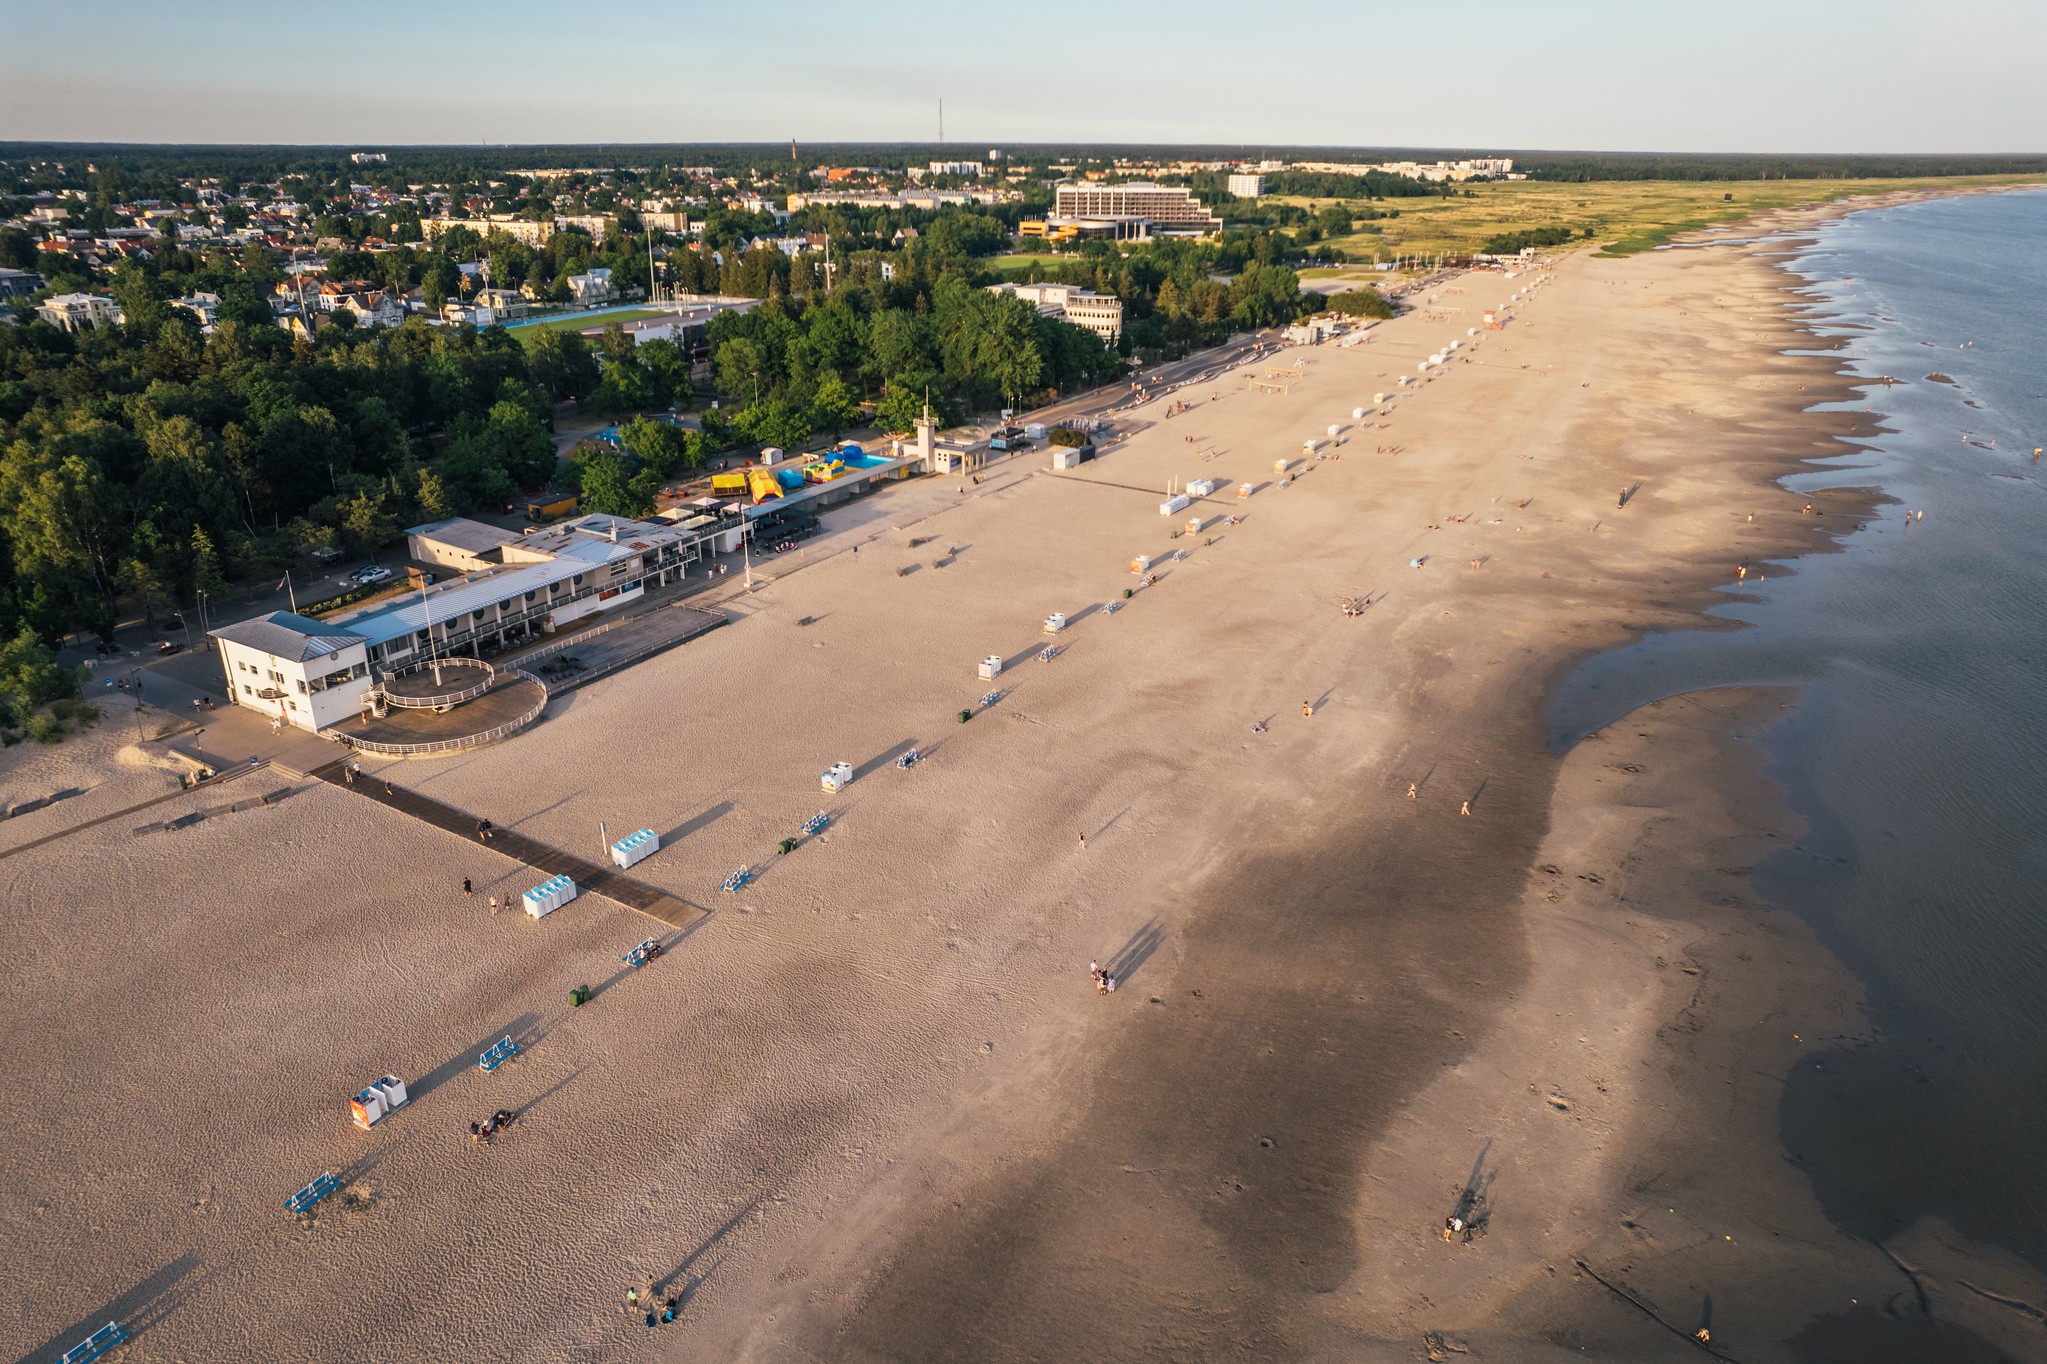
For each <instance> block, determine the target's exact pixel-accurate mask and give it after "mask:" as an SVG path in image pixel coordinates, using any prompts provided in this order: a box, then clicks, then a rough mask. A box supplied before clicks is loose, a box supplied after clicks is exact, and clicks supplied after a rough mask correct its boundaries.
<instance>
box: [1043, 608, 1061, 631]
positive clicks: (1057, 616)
mask: <svg viewBox="0 0 2047 1364" xmlns="http://www.w3.org/2000/svg"><path fill="white" fill-rule="evenodd" d="M1065 628H1066V616H1065V613H1064V612H1060V611H1054V612H1053V613H1052V614H1051V615H1049V616H1047V617H1045V633H1046V634H1048V635H1056V634H1058V633H1059V632H1060V631H1061V630H1064V629H1065Z"/></svg>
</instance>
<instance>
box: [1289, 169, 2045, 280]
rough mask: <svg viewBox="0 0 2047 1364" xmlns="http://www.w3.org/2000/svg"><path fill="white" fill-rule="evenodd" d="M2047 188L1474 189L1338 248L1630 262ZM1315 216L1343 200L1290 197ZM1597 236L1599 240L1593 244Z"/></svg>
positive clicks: (1392, 205)
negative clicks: (1573, 241)
mask: <svg viewBox="0 0 2047 1364" xmlns="http://www.w3.org/2000/svg"><path fill="white" fill-rule="evenodd" d="M2038 184H2047V176H2043V175H1966V176H1941V177H1925V178H1916V179H1866V180H1722V181H1714V180H1602V181H1594V182H1590V183H1584V184H1568V183H1559V182H1552V181H1538V180H1517V181H1510V182H1505V183H1488V184H1479V185H1472V186H1470V187H1469V189H1470V196H1469V197H1466V196H1465V195H1463V194H1459V195H1457V196H1456V197H1453V198H1447V199H1391V200H1386V201H1384V202H1382V203H1381V204H1379V205H1377V207H1379V208H1381V209H1384V210H1389V211H1397V212H1398V213H1399V214H1400V216H1399V217H1397V218H1382V219H1379V220H1377V221H1376V222H1373V223H1372V224H1371V227H1372V228H1373V229H1374V230H1373V231H1371V232H1359V233H1355V234H1353V235H1351V236H1348V237H1338V238H1334V239H1332V240H1331V242H1330V244H1331V245H1333V246H1336V247H1339V248H1341V249H1342V250H1343V251H1345V252H1346V253H1347V254H1349V255H1350V256H1351V257H1352V258H1353V259H1354V260H1361V261H1372V260H1374V259H1378V260H1390V259H1392V258H1393V257H1395V256H1402V255H1425V256H1434V255H1444V256H1460V255H1466V254H1469V253H1471V252H1475V251H1479V250H1482V249H1483V248H1484V246H1485V243H1486V241H1487V240H1488V239H1489V238H1492V237H1496V236H1500V235H1503V234H1507V233H1514V232H1520V231H1525V230H1529V229H1533V228H1539V227H1562V228H1568V229H1570V230H1571V232H1572V234H1573V235H1574V236H1575V237H1577V238H1579V239H1580V240H1591V241H1596V242H1598V243H1600V244H1601V251H1602V254H1604V255H1609V256H1625V255H1632V254H1634V253H1635V252H1637V251H1647V250H1650V249H1652V248H1654V247H1657V246H1661V245H1663V244H1664V243H1666V242H1668V241H1669V240H1670V239H1671V238H1672V237H1675V236H1678V235H1680V234H1682V233H1686V232H1695V231H1698V230H1699V229H1701V228H1706V227H1712V226H1714V225H1716V224H1720V223H1733V222H1739V221H1740V220H1742V219H1744V218H1747V217H1748V216H1750V215H1751V214H1755V213H1761V212H1765V211H1767V210H1771V209H1780V208H1789V207H1792V206H1794V205H1798V204H1813V203H1829V202H1832V201H1834V200H1838V199H1849V198H1857V197H1862V196H1867V195H1873V194H1888V193H1892V192H1894V191H1897V190H1912V189H1945V190H1961V189H1987V188H1992V187H1997V186H2003V185H2038ZM1282 202H1285V203H1294V204H1300V205H1303V206H1304V207H1307V208H1310V209H1315V208H1319V207H1321V206H1323V205H1326V204H1328V203H1333V202H1337V201H1335V200H1314V199H1301V198H1287V199H1284V200H1282ZM1587 229H1590V231H1591V237H1590V238H1589V239H1588V238H1585V236H1584V234H1585V232H1586V230H1587Z"/></svg>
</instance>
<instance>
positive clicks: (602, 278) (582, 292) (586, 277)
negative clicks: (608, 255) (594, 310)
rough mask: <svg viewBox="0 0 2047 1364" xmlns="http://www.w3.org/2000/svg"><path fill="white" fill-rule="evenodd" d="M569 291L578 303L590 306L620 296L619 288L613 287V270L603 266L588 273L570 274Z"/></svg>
mask: <svg viewBox="0 0 2047 1364" xmlns="http://www.w3.org/2000/svg"><path fill="white" fill-rule="evenodd" d="M569 293H570V294H571V295H573V296H574V299H575V301H576V302H577V303H579V304H581V305H582V306H584V307H586V308H589V307H594V306H595V305H597V304H599V303H609V302H611V300H612V299H614V298H617V297H618V290H617V289H615V288H614V287H612V283H611V271H610V270H609V269H606V268H604V267H602V266H599V267H598V268H596V269H593V270H591V271H589V272H588V273H587V274H581V275H570V276H569Z"/></svg>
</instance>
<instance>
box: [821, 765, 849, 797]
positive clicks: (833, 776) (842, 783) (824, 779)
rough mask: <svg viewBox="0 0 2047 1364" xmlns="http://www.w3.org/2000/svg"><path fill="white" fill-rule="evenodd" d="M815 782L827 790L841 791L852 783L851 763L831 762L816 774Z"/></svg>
mask: <svg viewBox="0 0 2047 1364" xmlns="http://www.w3.org/2000/svg"><path fill="white" fill-rule="evenodd" d="M817 784H818V785H819V786H820V787H822V788H824V789H825V790H827V791H841V790H844V789H845V788H846V787H848V786H851V785H852V784H853V764H851V763H833V764H832V765H831V766H830V767H827V768H826V769H825V770H824V771H822V772H820V773H818V774H817Z"/></svg>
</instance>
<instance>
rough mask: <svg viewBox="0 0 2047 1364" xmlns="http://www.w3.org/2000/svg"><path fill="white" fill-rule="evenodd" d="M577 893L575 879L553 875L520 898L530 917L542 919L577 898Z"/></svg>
mask: <svg viewBox="0 0 2047 1364" xmlns="http://www.w3.org/2000/svg"><path fill="white" fill-rule="evenodd" d="M577 894H578V892H577V890H576V883H575V882H574V881H571V880H570V879H569V878H568V877H566V876H553V877H549V878H548V879H547V880H545V881H542V882H541V883H540V884H539V885H537V886H535V887H534V888H533V889H531V890H529V891H527V892H526V893H525V894H524V895H523V896H521V897H519V898H520V900H521V902H522V903H524V904H525V906H526V913H527V915H528V916H529V917H531V918H535V919H541V918H545V917H546V916H548V915H550V914H552V913H554V912H555V911H556V910H557V909H560V908H561V907H562V906H563V905H565V904H567V903H568V902H569V901H571V900H573V899H575V898H576V896H577Z"/></svg>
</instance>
